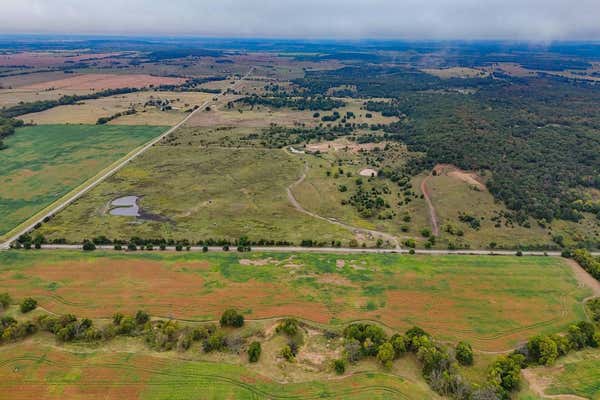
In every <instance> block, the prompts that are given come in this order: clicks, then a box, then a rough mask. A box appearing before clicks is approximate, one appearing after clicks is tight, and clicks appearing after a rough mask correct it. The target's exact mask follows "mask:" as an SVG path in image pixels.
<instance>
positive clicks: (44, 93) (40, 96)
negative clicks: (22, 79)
mask: <svg viewBox="0 0 600 400" xmlns="http://www.w3.org/2000/svg"><path fill="white" fill-rule="evenodd" d="M90 93H92V91H91V90H30V89H0V108H2V107H10V106H14V105H17V104H18V103H20V102H21V101H22V102H25V103H32V102H34V101H43V100H58V99H59V98H61V97H63V96H74V95H84V94H90Z"/></svg>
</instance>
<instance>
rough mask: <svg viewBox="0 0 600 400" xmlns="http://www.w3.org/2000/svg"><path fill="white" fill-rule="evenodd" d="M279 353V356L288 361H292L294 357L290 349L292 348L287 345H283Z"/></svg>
mask: <svg viewBox="0 0 600 400" xmlns="http://www.w3.org/2000/svg"><path fill="white" fill-rule="evenodd" d="M279 354H281V356H282V357H283V358H285V359H286V360H287V361H289V362H292V361H294V359H295V355H294V352H293V351H292V349H291V347H290V346H289V345H285V346H283V348H282V349H281V351H280V352H279Z"/></svg>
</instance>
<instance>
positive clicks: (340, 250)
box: [32, 244, 600, 257]
mask: <svg viewBox="0 0 600 400" xmlns="http://www.w3.org/2000/svg"><path fill="white" fill-rule="evenodd" d="M96 249H97V250H106V251H119V252H122V251H123V250H115V249H114V247H113V246H96ZM41 250H43V251H46V250H49V251H51V250H82V245H78V244H73V245H71V244H45V245H42V248H41ZM32 251H35V250H32ZM139 251H146V250H139ZM154 251H159V250H158V247H155V250H154ZM166 251H175V247H174V246H167V248H166ZM190 251H202V247H201V246H192V247H190ZM208 251H210V252H224V251H225V250H223V248H222V247H216V246H210V247H208ZM230 251H232V252H235V246H231V250H230ZM252 251H253V252H267V253H268V252H273V253H334V254H409V252H410V250H406V249H373V248H366V249H365V248H354V247H300V246H289V247H274V246H259V247H252ZM522 253H523V256H539V257H542V256H548V257H560V256H561V253H560V252H559V251H546V252H544V251H523V252H522ZM415 254H429V255H452V254H459V255H473V256H489V255H495V256H514V255H515V254H516V251H515V250H494V251H492V250H415ZM592 255H593V256H600V252H592Z"/></svg>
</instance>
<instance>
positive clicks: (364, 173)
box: [359, 168, 377, 177]
mask: <svg viewBox="0 0 600 400" xmlns="http://www.w3.org/2000/svg"><path fill="white" fill-rule="evenodd" d="M359 175H360V176H368V177H372V176H377V171H376V170H374V169H372V168H365V169H363V170H361V171H360V172H359Z"/></svg>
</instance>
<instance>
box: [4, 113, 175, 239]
mask: <svg viewBox="0 0 600 400" xmlns="http://www.w3.org/2000/svg"><path fill="white" fill-rule="evenodd" d="M163 130H164V128H163V127H130V126H95V125H91V126H90V125H76V126H74V125H45V126H30V127H24V128H19V129H18V130H17V132H16V133H15V134H14V135H12V136H10V137H8V138H7V139H5V144H6V145H7V146H8V148H7V149H5V150H2V151H0V186H1V187H2V194H1V195H0V196H1V197H0V215H2V219H1V220H0V235H1V234H3V233H6V232H8V231H10V230H11V229H12V228H14V227H15V226H16V225H19V224H20V223H22V222H23V221H25V220H27V219H28V218H29V217H31V216H32V215H33V214H35V213H37V212H38V211H40V210H42V209H43V208H45V207H46V206H48V205H49V204H51V203H53V202H54V201H56V200H58V199H60V198H61V197H62V196H64V195H65V194H67V193H68V192H69V191H71V190H72V189H73V188H75V187H76V186H78V185H80V184H81V183H83V182H84V181H86V180H87V179H88V178H90V177H92V176H94V175H95V174H96V173H97V172H98V171H100V170H102V169H103V168H104V167H106V166H108V165H109V164H110V163H112V162H113V161H115V160H117V159H119V158H121V157H122V156H124V155H125V154H127V152H128V151H130V150H131V149H133V148H135V147H136V146H139V145H140V144H142V143H144V142H146V141H148V140H149V139H151V138H152V137H154V136H156V135H158V134H159V133H160V132H161V131H163Z"/></svg>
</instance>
